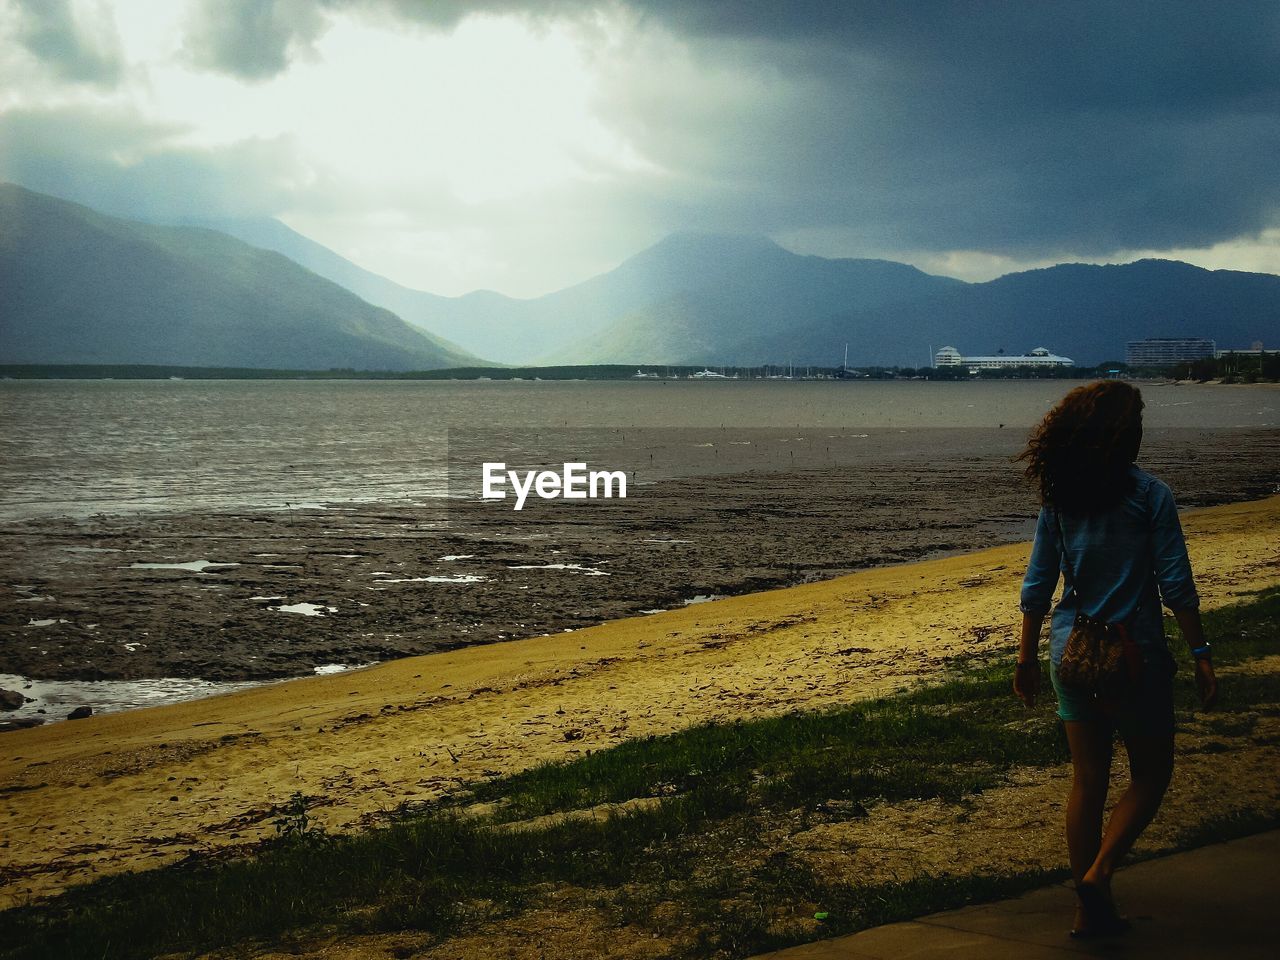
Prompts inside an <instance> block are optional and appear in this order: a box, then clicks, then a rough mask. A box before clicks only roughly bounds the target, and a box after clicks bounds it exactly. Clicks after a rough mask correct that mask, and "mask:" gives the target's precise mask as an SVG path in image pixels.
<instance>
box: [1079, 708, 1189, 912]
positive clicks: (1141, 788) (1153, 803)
mask: <svg viewBox="0 0 1280 960" xmlns="http://www.w3.org/2000/svg"><path fill="white" fill-rule="evenodd" d="M1068 726H1069V725H1068ZM1125 749H1126V750H1127V751H1128V753H1129V774H1130V778H1131V779H1130V783H1129V789H1128V790H1126V791H1125V792H1124V795H1123V796H1122V797H1121V798H1120V800H1119V801H1118V802H1117V803H1116V806H1115V809H1114V810H1112V811H1111V819H1110V820H1109V821H1108V822H1107V832H1106V833H1105V834H1104V835H1103V837H1102V843H1101V844H1100V845H1099V848H1098V853H1097V856H1096V857H1095V858H1094V861H1093V863H1092V865H1090V866H1089V867H1088V869H1087V870H1086V871H1085V874H1084V877H1083V878H1082V879H1083V880H1084V881H1085V882H1086V883H1092V884H1095V885H1096V886H1097V887H1098V888H1099V889H1100V890H1102V891H1103V892H1104V893H1106V894H1107V895H1108V896H1110V893H1111V876H1112V874H1114V873H1115V869H1116V867H1117V866H1118V865H1119V864H1120V861H1121V860H1123V859H1124V857H1125V854H1127V853H1128V852H1129V851H1130V850H1131V849H1132V848H1133V844H1134V842H1135V841H1137V839H1138V837H1139V836H1141V835H1142V831H1143V830H1145V829H1146V827H1147V824H1149V823H1150V822H1151V821H1152V820H1153V819H1154V818H1155V815H1156V811H1157V810H1159V809H1160V802H1161V801H1162V800H1163V799H1164V792H1165V790H1166V789H1168V786H1169V779H1170V777H1172V775H1173V733H1172V731H1171V732H1169V733H1167V734H1156V735H1154V736H1153V735H1144V736H1133V737H1129V738H1127V739H1126V740H1125ZM1071 866H1072V872H1073V873H1074V872H1075V858H1074V857H1073V858H1072V862H1071Z"/></svg>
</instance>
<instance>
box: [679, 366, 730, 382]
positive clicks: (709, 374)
mask: <svg viewBox="0 0 1280 960" xmlns="http://www.w3.org/2000/svg"><path fill="white" fill-rule="evenodd" d="M689 376H690V377H692V378H693V379H695V380H728V379H729V378H728V377H726V376H725V375H724V374H723V373H716V372H715V371H714V370H707V369H702V370H698V371H696V372H694V373H691V374H689Z"/></svg>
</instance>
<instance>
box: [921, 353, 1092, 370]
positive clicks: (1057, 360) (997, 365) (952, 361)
mask: <svg viewBox="0 0 1280 960" xmlns="http://www.w3.org/2000/svg"><path fill="white" fill-rule="evenodd" d="M933 365H934V366H935V367H967V368H968V369H969V372H970V373H977V372H978V371H979V370H1015V369H1018V368H1021V367H1074V366H1075V365H1076V362H1075V361H1074V360H1072V359H1071V358H1070V357H1059V356H1057V355H1056V354H1052V353H1050V352H1049V351H1048V350H1046V349H1045V348H1044V347H1036V348H1035V349H1034V350H1032V351H1031V352H1030V353H1024V354H1022V355H1020V356H1017V355H1014V356H1005V355H1004V354H1000V355H998V356H994V357H964V356H961V355H960V351H959V350H957V349H956V348H955V347H943V348H942V349H941V350H939V351H938V352H937V353H936V354H934V356H933Z"/></svg>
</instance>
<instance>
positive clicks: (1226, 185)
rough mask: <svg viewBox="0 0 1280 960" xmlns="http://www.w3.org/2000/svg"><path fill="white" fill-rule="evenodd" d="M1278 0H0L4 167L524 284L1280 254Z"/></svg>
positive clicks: (23, 179) (418, 268) (538, 287)
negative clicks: (681, 247) (722, 270)
mask: <svg viewBox="0 0 1280 960" xmlns="http://www.w3.org/2000/svg"><path fill="white" fill-rule="evenodd" d="M1277 64H1280V4H1276V3H1274V2H1259V3H1252V2H1246V0H1232V2H1220V0H1205V2H1195V3H1192V2H1176V0H1165V2H1141V0H1123V2H1115V0H1096V2H1093V0H1062V2H1053V0H1043V2H1027V0H1016V2H994V0H993V2H978V0H971V2H954V0H950V2H948V0H920V2H895V0H883V2H874V3H873V2H859V0H846V2H828V0H788V2H780V0H741V2H734V0H647V2H645V0H634V2H624V0H604V2H590V0H542V2H520V0H476V2H466V0H440V2H433V0H421V2H413V0H314V2H307V0H0V179H4V180H10V181H14V182H17V183H20V184H23V185H24V186H28V187H30V188H32V189H36V190H42V191H46V192H49V193H54V194H58V195H60V196H64V197H68V198H70V199H74V200H78V201H81V202H84V203H88V204H90V205H93V206H96V207H99V208H100V209H104V210H106V211H108V212H111V213H116V214H121V215H127V216H139V217H146V218H151V219H166V218H170V219H172V218H183V217H200V218H219V217H257V216H274V217H279V218H280V219H281V220H283V221H284V222H286V223H287V224H289V225H290V226H292V227H293V228H294V229H296V230H298V231H300V232H302V233H304V234H306V235H307V236H310V237H312V238H313V239H315V240H318V241H319V242H321V243H323V244H325V245H326V246H329V247H331V248H333V249H334V250H337V251H338V252H339V253H341V254H343V255H344V256H347V257H349V258H350V259H352V260H354V261H356V262H357V263H359V264H361V265H362V266H365V267H367V268H369V269H371V270H374V271H377V272H379V273H382V274H385V275H386V276H389V277H391V278H393V279H395V280H398V281H399V282H401V283H404V284H406V285H409V286H413V287H417V288H420V289H425V290H431V291H433V292H437V293H445V294H460V293H463V292H466V291H469V290H473V289H477V288H488V289H495V290H499V291H502V292H504V293H507V294H510V295H514V296H532V295H537V294H540V293H544V292H547V291H550V290H554V289H558V288H560V287H562V286H566V285H568V284H570V283H574V282H577V281H579V280H582V279H585V278H587V277H589V276H591V275H593V274H595V273H598V272H601V271H603V270H607V269H609V268H611V267H613V266H615V265H616V264H617V263H619V262H621V261H622V260H623V259H625V258H626V257H627V256H629V255H631V254H633V253H635V252H637V251H639V250H641V249H643V248H644V247H645V246H648V245H649V244H651V243H653V242H656V241H657V240H659V239H661V238H662V237H663V236H664V235H666V234H668V233H670V232H672V231H675V230H689V229H692V230H705V231H716V232H728V233H745V234H765V235H768V236H770V237H772V238H773V239H775V240H777V241H778V242H779V243H781V244H783V245H784V246H786V247H788V248H789V249H792V250H796V251H798V252H802V253H816V254H821V255H824V256H875V257H888V258H891V259H897V260H904V261H908V262H911V263H915V264H917V265H919V266H921V267H922V268H924V269H926V270H930V271H932V272H937V273H947V274H951V275H954V276H959V277H963V278H965V279H987V278H990V277H994V276H997V275H999V274H1002V273H1006V272H1009V271H1011V270H1016V269H1022V268H1025V267H1029V266H1039V265H1042V264H1046V263H1052V262H1059V261H1063V260H1088V261H1097V262H1108V261H1125V260H1131V259H1135V258H1137V257H1140V256H1153V255H1154V256H1172V257H1177V258H1179V259H1184V260H1188V261H1191V262H1194V263H1199V264H1202V265H1204V266H1209V267H1215V268H1216V267H1228V268H1235V269H1246V270H1262V271H1266V272H1271V273H1280V173H1278V171H1280V164H1278V163H1277V159H1276V158H1277V157H1280V69H1278V68H1277Z"/></svg>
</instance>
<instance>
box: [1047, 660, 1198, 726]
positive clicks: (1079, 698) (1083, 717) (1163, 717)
mask: <svg viewBox="0 0 1280 960" xmlns="http://www.w3.org/2000/svg"><path fill="white" fill-rule="evenodd" d="M1176 670H1177V664H1176V663H1175V661H1174V659H1173V655H1172V654H1171V653H1169V650H1168V648H1167V647H1153V648H1151V649H1144V650H1143V652H1142V680H1141V683H1140V684H1139V685H1138V688H1137V690H1135V691H1134V692H1133V694H1132V696H1130V697H1128V698H1126V699H1125V700H1124V701H1123V702H1121V703H1117V704H1114V705H1113V704H1104V703H1101V702H1099V701H1098V700H1097V699H1095V698H1094V697H1092V696H1090V695H1088V694H1082V693H1079V692H1077V691H1074V690H1066V689H1064V688H1063V686H1062V684H1060V683H1059V682H1058V667H1057V664H1053V663H1051V664H1050V665H1049V679H1050V681H1052V683H1053V692H1054V693H1056V694H1057V695H1058V716H1059V717H1061V718H1062V719H1063V720H1064V721H1066V722H1075V721H1084V722H1086V723H1105V724H1107V725H1109V726H1111V727H1112V728H1113V729H1115V730H1116V732H1118V733H1119V734H1120V736H1121V737H1127V736H1130V735H1135V734H1136V735H1139V736H1142V735H1147V736H1155V735H1159V734H1165V733H1173V675H1174V672H1175V671H1176Z"/></svg>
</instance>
